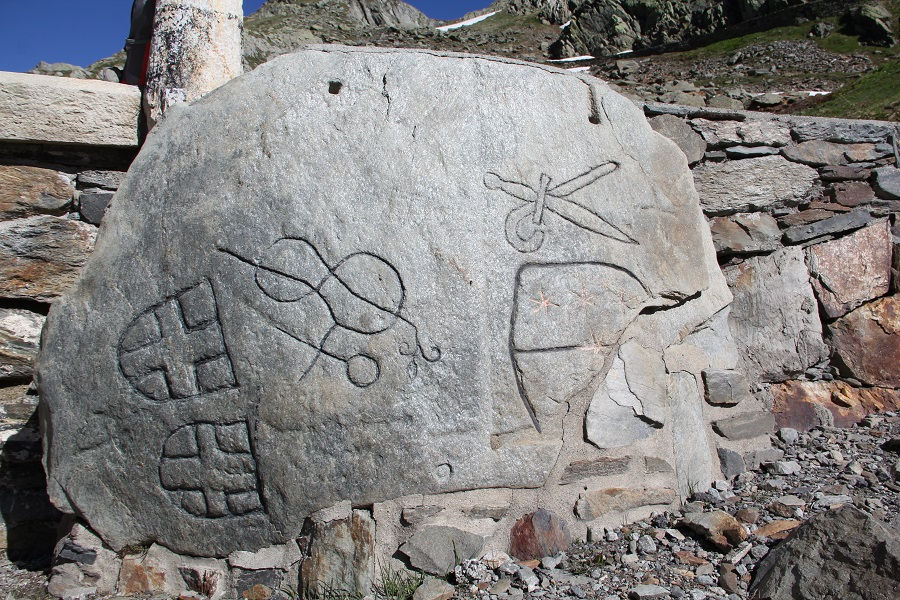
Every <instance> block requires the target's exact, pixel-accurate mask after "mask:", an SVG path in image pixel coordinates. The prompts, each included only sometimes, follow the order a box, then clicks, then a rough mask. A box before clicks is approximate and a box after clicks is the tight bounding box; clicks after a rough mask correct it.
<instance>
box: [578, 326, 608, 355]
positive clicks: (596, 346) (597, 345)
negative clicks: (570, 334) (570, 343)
mask: <svg viewBox="0 0 900 600" xmlns="http://www.w3.org/2000/svg"><path fill="white" fill-rule="evenodd" d="M581 349H582V350H584V351H585V352H590V353H591V354H594V355H597V354H604V353H605V352H606V346H604V345H603V340H601V339H600V338H599V337H598V336H597V334H596V333H594V332H593V331H592V332H591V341H590V343H588V344H587V345H585V346H582V347H581Z"/></svg>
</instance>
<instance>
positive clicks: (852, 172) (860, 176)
mask: <svg viewBox="0 0 900 600" xmlns="http://www.w3.org/2000/svg"><path fill="white" fill-rule="evenodd" d="M871 174H872V171H871V169H866V168H865V167H858V166H853V165H832V166H827V167H823V168H822V171H821V177H822V181H845V180H859V181H865V180H866V179H868V178H869V176H870V175H871Z"/></svg>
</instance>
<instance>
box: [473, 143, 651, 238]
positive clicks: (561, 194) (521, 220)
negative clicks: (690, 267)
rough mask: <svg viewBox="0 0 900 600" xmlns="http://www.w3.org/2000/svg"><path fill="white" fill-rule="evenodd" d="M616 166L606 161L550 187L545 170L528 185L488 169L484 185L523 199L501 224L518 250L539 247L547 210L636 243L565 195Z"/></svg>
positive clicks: (597, 231) (613, 236)
mask: <svg viewBox="0 0 900 600" xmlns="http://www.w3.org/2000/svg"><path fill="white" fill-rule="evenodd" d="M618 168H619V164H618V163H616V162H614V161H608V162H605V163H602V164H600V165H597V166H596V167H593V168H591V169H589V170H588V171H587V172H585V173H582V174H581V175H578V176H577V177H573V178H572V179H569V180H568V181H564V182H563V183H560V184H559V185H555V186H553V187H550V184H551V183H552V181H553V180H552V178H551V177H550V176H549V175H547V174H546V173H541V177H540V181H539V182H538V186H537V187H532V186H530V185H528V184H525V183H520V182H517V181H510V180H507V179H503V178H502V177H500V176H499V175H497V174H496V173H491V172H489V173H487V174H486V175H485V176H484V185H485V186H486V187H487V188H488V189H489V190H500V191H502V192H504V193H506V194H507V195H509V196H512V197H513V198H516V199H518V200H522V201H524V202H525V204H524V205H522V206H518V207H516V208H514V209H513V210H511V211H510V212H509V214H508V215H507V217H506V223H505V229H506V239H507V240H508V241H509V243H510V245H512V247H513V248H515V249H516V250H518V251H519V252H534V251H535V250H538V249H540V248H541V246H543V244H544V238H545V232H546V229H547V226H546V225H545V224H544V215H545V213H546V211H548V210H549V211H550V212H552V213H554V214H556V215H558V216H559V217H561V218H563V219H564V220H566V221H568V222H569V223H571V224H573V225H575V226H577V227H580V228H582V229H586V230H588V231H591V232H593V233H596V234H597V235H602V236H603V237H608V238H610V239H613V240H616V241H619V242H623V243H626V244H637V243H638V242H637V240H635V239H634V238H632V237H631V236H630V235H628V234H627V233H625V232H624V231H622V230H621V229H620V228H619V227H616V226H615V225H613V224H612V223H610V222H609V221H607V220H606V219H605V218H604V217H602V216H601V215H600V214H599V213H597V212H596V211H594V210H593V209H591V208H589V207H588V206H586V205H584V204H581V203H579V202H576V201H575V200H573V199H570V198H569V196H571V195H572V194H574V193H575V192H577V191H579V190H582V189H584V188H586V187H588V186H589V185H591V184H593V183H594V182H596V181H597V180H598V179H600V178H602V177H605V176H607V175H609V174H611V173H613V172H614V171H616V170H617V169H618Z"/></svg>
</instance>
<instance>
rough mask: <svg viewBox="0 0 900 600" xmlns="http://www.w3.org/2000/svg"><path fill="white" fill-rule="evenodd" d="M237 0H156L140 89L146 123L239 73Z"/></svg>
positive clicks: (239, 13) (240, 16)
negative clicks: (141, 88)
mask: <svg viewBox="0 0 900 600" xmlns="http://www.w3.org/2000/svg"><path fill="white" fill-rule="evenodd" d="M243 29H244V11H243V5H242V2H241V0H156V16H155V18H154V22H153V39H152V41H151V42H150V60H149V64H148V66H147V87H146V89H145V91H144V103H145V111H146V114H147V123H148V127H153V125H154V124H156V122H157V121H159V119H160V118H161V116H162V114H163V113H164V112H165V110H166V109H167V108H168V107H170V106H172V105H173V104H176V103H178V102H191V101H193V100H196V99H197V98H200V97H201V96H203V95H204V94H206V93H208V92H210V91H212V90H214V89H215V88H217V87H219V86H220V85H222V84H223V83H225V82H227V81H229V80H231V79H233V78H235V77H237V76H238V75H240V74H241V68H242V67H241V34H242V32H243Z"/></svg>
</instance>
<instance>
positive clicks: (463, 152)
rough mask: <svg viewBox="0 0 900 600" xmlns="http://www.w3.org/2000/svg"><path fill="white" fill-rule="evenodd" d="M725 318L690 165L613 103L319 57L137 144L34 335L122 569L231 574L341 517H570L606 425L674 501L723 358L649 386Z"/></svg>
mask: <svg viewBox="0 0 900 600" xmlns="http://www.w3.org/2000/svg"><path fill="white" fill-rule="evenodd" d="M35 218H44V217H35ZM660 232H667V234H666V235H660ZM730 299H731V296H730V293H729V292H728V289H727V287H726V285H725V281H724V278H723V277H722V275H721V272H720V271H719V269H718V265H717V263H716V259H715V251H714V249H713V245H712V241H711V239H710V235H709V230H708V228H707V225H706V222H705V219H704V218H703V216H702V213H701V211H700V208H699V201H698V199H697V194H696V192H695V190H694V188H693V182H692V178H691V174H690V171H689V170H688V168H687V162H686V160H685V158H684V156H683V155H682V154H681V153H680V152H678V151H677V149H676V147H675V145H674V144H673V143H672V142H670V141H669V140H667V139H665V138H663V137H662V136H661V135H659V134H657V133H655V132H653V130H652V129H651V128H650V126H649V125H648V124H647V122H646V120H645V118H644V116H643V114H642V113H641V111H640V110H639V109H638V108H637V107H635V106H634V105H633V104H632V103H631V102H629V101H628V100H626V99H625V98H623V97H621V96H619V95H617V94H615V93H613V92H612V91H610V90H609V88H607V87H606V86H605V84H603V83H602V82H600V81H599V80H596V79H593V78H590V77H584V76H578V75H573V74H571V73H566V72H564V71H560V70H557V69H553V68H549V67H545V66H539V65H528V64H525V63H517V62H512V61H507V60H503V59H497V58H482V57H472V56H464V55H440V54H437V53H434V52H414V51H395V50H377V49H371V48H368V49H360V48H345V47H312V48H310V49H307V50H305V51H303V52H300V53H297V54H294V55H289V56H285V57H282V58H280V59H277V60H274V61H271V62H269V63H266V64H265V65H263V66H261V67H259V68H257V69H256V70H255V71H253V72H252V73H249V74H247V75H246V76H244V77H241V78H238V79H236V80H234V81H232V82H230V83H228V84H227V85H225V86H223V87H221V88H219V89H218V90H216V91H214V92H212V93H210V94H209V95H208V96H206V97H204V98H202V99H201V100H199V101H198V102H196V103H194V104H192V105H190V106H180V107H178V108H175V109H172V110H171V111H170V112H169V113H168V115H167V117H166V119H165V120H164V121H163V122H162V123H161V124H160V125H159V126H158V127H157V128H155V129H154V130H153V132H152V133H151V135H150V136H149V137H148V140H147V143H146V145H145V146H144V147H143V149H142V151H141V154H140V156H139V157H138V158H137V160H136V161H135V162H134V164H133V165H132V169H131V171H130V173H129V174H128V176H127V177H126V179H125V181H124V182H123V183H122V185H121V187H120V188H119V190H118V192H117V195H116V201H115V202H114V203H113V206H112V207H111V208H110V209H109V210H108V211H107V213H106V215H105V216H104V218H103V224H102V227H101V232H100V235H99V239H98V241H97V247H96V251H95V252H94V254H93V255H92V257H91V259H90V261H89V263H88V265H87V266H86V267H85V269H84V271H83V274H82V276H81V278H80V280H79V281H78V283H77V285H76V286H75V288H74V289H73V290H72V291H71V293H69V294H68V295H67V296H66V297H65V298H64V299H62V300H60V301H59V302H58V303H56V304H54V306H53V309H52V310H51V314H50V316H49V317H48V323H47V327H46V329H45V335H44V340H43V345H42V354H41V357H40V359H39V366H38V371H39V380H40V388H41V397H42V411H43V423H45V424H46V427H47V434H46V440H45V444H46V449H47V452H46V457H45V459H46V465H47V469H48V471H49V482H50V485H49V488H50V489H49V491H50V495H51V497H52V499H53V501H54V502H55V503H56V504H57V505H58V506H60V507H62V508H63V509H65V510H67V511H71V512H77V513H78V514H79V515H82V516H83V517H84V518H85V519H86V520H87V521H88V522H89V523H90V525H91V527H92V529H94V530H95V531H97V532H98V533H99V534H100V535H101V536H102V537H103V539H104V541H106V542H107V543H108V544H109V545H110V546H112V547H113V548H114V549H116V550H118V549H121V548H122V547H124V546H126V545H129V544H145V543H148V542H153V541H156V542H158V543H159V544H161V545H163V546H165V547H167V548H170V549H172V550H174V551H177V552H179V553H184V554H190V555H194V556H219V557H222V556H227V555H228V554H230V553H231V552H232V551H235V550H247V551H253V550H257V549H259V548H263V547H266V546H272V545H275V544H282V543H285V542H287V541H288V540H290V539H293V538H296V537H297V536H298V535H299V533H300V532H301V530H302V529H303V524H304V521H305V520H306V518H307V517H308V516H309V515H311V514H312V513H314V512H315V511H318V510H321V509H323V508H326V507H329V506H333V505H335V504H337V503H339V502H342V501H349V502H351V503H352V505H353V506H367V505H371V504H373V503H377V502H382V501H386V500H391V499H394V498H399V497H401V496H407V495H411V494H440V493H446V492H456V491H466V490H476V489H488V488H507V489H509V488H512V489H525V488H542V487H544V486H547V490H548V492H546V494H545V495H546V497H547V498H549V499H550V504H549V507H550V508H553V509H554V510H555V511H556V512H558V513H560V514H562V511H563V510H566V511H570V510H571V507H572V506H574V504H575V502H576V500H577V494H578V487H579V484H578V482H577V481H576V482H573V483H572V484H571V485H570V486H568V487H567V486H561V485H559V482H560V481H561V479H562V478H566V480H567V481H571V480H572V478H573V477H575V478H581V477H596V475H595V474H594V473H593V472H590V471H584V472H582V473H575V474H574V475H573V473H572V471H569V472H568V473H564V472H563V471H564V469H565V466H566V465H569V464H572V463H574V462H577V461H578V460H583V459H584V458H585V457H596V456H598V454H597V453H598V451H597V448H596V447H594V446H592V445H590V443H589V442H588V441H587V440H586V439H584V434H583V433H582V434H581V435H579V433H580V432H585V429H586V428H585V425H584V415H585V414H587V413H588V412H589V411H588V405H592V407H591V411H590V414H591V423H590V426H589V427H587V432H588V435H589V436H590V441H591V442H593V443H594V444H595V445H597V446H601V447H607V446H609V447H618V446H628V445H629V443H630V442H631V441H632V440H640V442H641V445H640V447H639V448H636V449H635V451H634V452H633V453H632V454H633V456H635V457H637V458H643V457H645V456H651V457H656V458H659V459H662V460H664V461H666V462H668V463H669V464H674V465H676V468H675V472H674V473H667V474H661V475H660V477H659V484H660V485H664V486H665V487H667V488H671V489H684V488H685V487H686V486H687V483H688V481H689V480H691V479H693V480H706V481H709V479H711V473H710V472H709V471H711V469H712V465H713V464H714V462H713V457H714V454H713V452H712V450H711V448H710V446H709V441H708V439H707V437H706V434H705V433H704V432H705V429H704V428H705V423H704V422H703V414H702V408H701V405H702V390H701V389H700V386H699V383H698V382H699V377H700V370H702V369H703V368H705V367H706V365H708V364H711V362H710V361H712V360H713V358H712V357H716V356H725V355H729V353H733V348H725V345H726V343H727V342H726V341H722V342H715V341H709V342H708V343H707V342H704V344H703V348H704V350H703V352H705V353H708V356H705V357H703V358H702V360H695V361H692V362H691V361H689V362H690V364H695V365H696V367H692V366H685V367H683V370H682V371H681V372H679V373H674V374H670V373H669V372H668V371H667V370H666V368H665V367H664V364H663V359H662V357H663V356H664V355H665V352H666V350H667V349H668V348H670V347H671V346H674V345H677V344H680V343H681V342H682V340H683V339H684V338H685V336H687V335H689V334H690V333H691V332H693V331H698V330H702V329H703V328H704V326H705V323H706V322H707V321H709V320H710V319H711V318H712V317H713V315H715V314H717V313H719V312H720V311H721V310H722V309H723V308H724V307H725V306H726V305H727V304H728V302H729V301H730ZM727 338H728V336H724V338H723V339H726V340H727ZM698 352H699V350H698ZM686 364H687V363H686ZM691 369H693V370H691ZM694 371H696V372H694ZM601 384H602V386H601ZM673 398H674V399H675V400H672V399H673ZM670 401H671V402H674V403H675V404H676V405H677V406H671V407H670ZM603 414H610V415H613V416H614V417H615V419H614V420H606V421H604V419H602V418H600V416H599V415H603ZM698 432H699V433H698ZM673 440H674V442H673ZM673 446H678V447H677V448H676V447H673ZM623 454H627V452H625V453H623ZM676 454H677V455H679V456H688V455H690V457H691V459H690V460H689V461H687V462H685V461H683V460H681V459H678V460H676ZM701 459H702V460H701ZM688 463H689V464H688ZM642 464H643V461H642V460H631V461H630V462H629V463H627V465H626V468H628V469H631V470H635V469H638V470H640V469H641V467H640V466H641V465H642ZM557 465H558V466H559V468H558V469H557V468H556V467H557ZM632 465H634V466H632ZM697 465H699V466H697ZM688 468H690V469H692V470H691V472H690V473H687V472H686V469H688ZM620 476H621V477H622V478H623V479H624V480H629V478H630V480H633V481H639V480H640V479H641V477H638V476H634V477H630V476H629V474H628V473H623V474H622V475H620ZM536 497H537V494H535V498H536ZM544 506H548V505H547V504H545V505H544ZM537 508H539V505H537V500H534V501H533V502H532V503H531V504H530V505H529V506H524V507H519V508H517V509H516V510H517V511H518V512H519V514H518V515H514V516H515V517H518V516H521V514H525V513H527V512H532V511H534V510H536V509H537ZM495 535H498V536H499V535H501V534H499V533H497V534H495ZM248 582H249V580H248ZM258 583H259V584H260V585H266V586H269V583H266V582H262V581H260V582H258ZM269 587H271V586H269Z"/></svg>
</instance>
